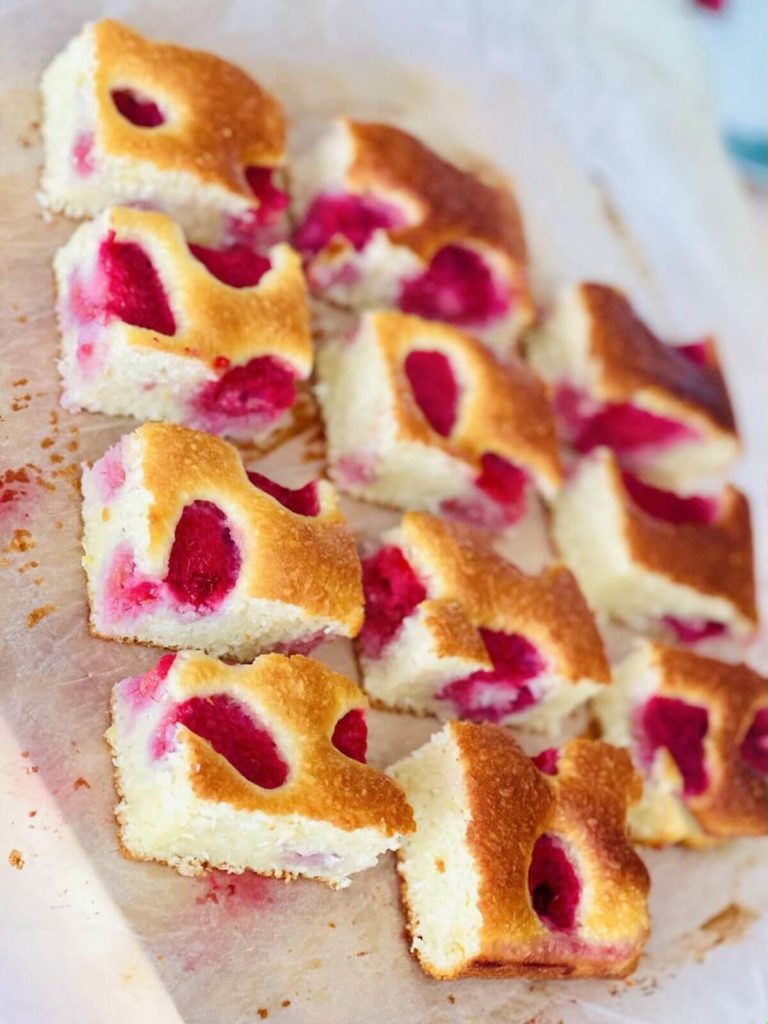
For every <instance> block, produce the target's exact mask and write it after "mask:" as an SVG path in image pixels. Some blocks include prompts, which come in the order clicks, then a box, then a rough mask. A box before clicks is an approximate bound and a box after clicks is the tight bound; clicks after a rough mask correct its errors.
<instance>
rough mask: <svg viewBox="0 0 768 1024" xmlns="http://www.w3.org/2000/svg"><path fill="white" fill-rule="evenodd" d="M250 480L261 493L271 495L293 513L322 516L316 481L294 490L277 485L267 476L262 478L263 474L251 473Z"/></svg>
mask: <svg viewBox="0 0 768 1024" xmlns="http://www.w3.org/2000/svg"><path fill="white" fill-rule="evenodd" d="M248 479H249V480H250V481H251V483H252V484H253V486H254V487H258V488H259V490H260V491H265V492H266V493H267V494H271V495H272V497H273V498H275V499H276V500H277V501H279V502H280V504H281V505H283V506H284V507H285V508H287V509H290V510H291V512H295V513H296V514H297V515H300V516H317V515H320V499H319V498H318V496H317V484H316V483H315V481H314V480H310V482H309V483H308V484H305V485H304V486H303V487H297V488H296V489H292V488H290V487H283V486H282V484H277V483H275V481H274V480H270V479H269V477H267V476H262V475H261V473H254V472H250V473H249V474H248Z"/></svg>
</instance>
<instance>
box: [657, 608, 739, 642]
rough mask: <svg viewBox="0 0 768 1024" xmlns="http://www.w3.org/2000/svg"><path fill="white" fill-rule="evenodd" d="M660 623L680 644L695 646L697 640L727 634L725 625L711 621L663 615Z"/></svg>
mask: <svg viewBox="0 0 768 1024" xmlns="http://www.w3.org/2000/svg"><path fill="white" fill-rule="evenodd" d="M661 621H662V622H663V623H664V625H665V626H667V628H668V629H671V630H672V632H673V633H674V634H675V636H676V638H677V639H678V640H679V641H680V643H682V644H695V643H697V642H698V641H699V640H707V639H709V637H714V636H723V635H724V634H725V633H726V632H727V627H726V625H725V623H723V622H715V621H714V620H711V619H710V620H707V619H698V620H697V619H678V618H675V616H674V615H665V616H663V618H662V620H661Z"/></svg>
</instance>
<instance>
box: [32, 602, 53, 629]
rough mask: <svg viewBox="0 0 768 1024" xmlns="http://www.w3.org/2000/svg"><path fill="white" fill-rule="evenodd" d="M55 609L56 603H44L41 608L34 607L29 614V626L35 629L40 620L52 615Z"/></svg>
mask: <svg viewBox="0 0 768 1024" xmlns="http://www.w3.org/2000/svg"><path fill="white" fill-rule="evenodd" d="M55 611H56V605H55V604H44V605H41V606H40V607H39V608H33V609H32V611H31V612H30V613H29V615H28V616H27V628H28V629H34V627H35V626H36V625H37V624H38V622H40V621H42V619H44V618H45V617H46V616H47V615H50V614H51V612H55Z"/></svg>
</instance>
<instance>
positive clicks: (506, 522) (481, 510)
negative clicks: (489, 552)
mask: <svg viewBox="0 0 768 1024" xmlns="http://www.w3.org/2000/svg"><path fill="white" fill-rule="evenodd" d="M528 483H529V478H528V474H527V473H526V471H525V470H524V469H522V468H521V467H520V466H516V465H515V464H514V463H513V462H510V461H509V460H508V459H505V458H503V457H502V456H501V455H496V454H494V453H493V452H485V454H483V455H482V456H481V459H480V474H479V476H478V477H477V479H476V480H475V488H476V494H475V495H474V496H472V497H471V498H455V499H451V500H449V501H444V502H443V503H442V505H441V508H442V511H443V512H444V513H445V514H446V515H448V516H451V517H452V518H454V519H459V520H462V521H463V522H467V523H470V524H472V525H473V526H479V527H482V528H483V529H486V530H504V529H506V528H507V527H508V526H512V525H514V524H515V523H516V522H518V521H519V520H520V519H521V518H522V517H523V516H524V515H525V512H526V509H527V504H528V503H527V489H528Z"/></svg>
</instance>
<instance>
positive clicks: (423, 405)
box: [404, 352, 459, 437]
mask: <svg viewBox="0 0 768 1024" xmlns="http://www.w3.org/2000/svg"><path fill="white" fill-rule="evenodd" d="M404 369H405V375H406V377H407V378H408V383H409V384H410V385H411V390H412V391H413V397H414V398H415V399H416V404H417V405H418V407H419V408H420V409H421V411H422V412H423V413H424V417H425V419H426V421H427V423H429V425H430V427H432V429H433V430H435V431H437V433H438V434H441V435H442V436H443V437H448V435H449V434H450V432H451V431H452V430H453V427H454V424H455V423H456V413H457V410H458V404H459V386H458V383H457V381H456V377H455V376H454V373H453V369H452V368H451V364H450V361H449V359H448V357H447V356H445V355H443V353H442V352H410V353H409V354H408V356H407V357H406V360H405V364H404Z"/></svg>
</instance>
